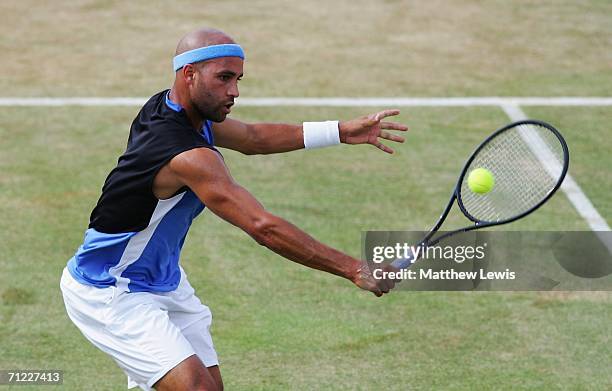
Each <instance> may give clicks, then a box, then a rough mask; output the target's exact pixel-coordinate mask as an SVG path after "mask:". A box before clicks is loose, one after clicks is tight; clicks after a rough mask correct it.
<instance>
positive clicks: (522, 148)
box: [461, 124, 565, 222]
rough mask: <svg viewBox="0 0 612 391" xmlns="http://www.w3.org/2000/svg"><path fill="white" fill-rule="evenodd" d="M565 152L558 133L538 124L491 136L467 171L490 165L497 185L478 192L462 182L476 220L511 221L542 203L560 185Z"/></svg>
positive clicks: (463, 194) (466, 203) (463, 198)
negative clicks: (486, 191) (489, 189)
mask: <svg viewBox="0 0 612 391" xmlns="http://www.w3.org/2000/svg"><path fill="white" fill-rule="evenodd" d="M564 160H565V153H564V150H563V146H562V144H561V142H560V141H559V139H558V138H557V136H556V134H554V133H553V132H552V131H550V130H549V129H548V128H545V127H542V126H538V125H535V124H530V125H520V126H517V127H514V128H510V129H508V130H506V131H504V132H502V133H500V134H498V135H497V136H496V137H494V138H493V139H491V140H490V141H489V142H488V143H487V144H486V145H485V146H484V147H483V148H482V149H481V150H480V151H479V152H478V154H477V155H476V156H475V158H474V160H473V161H472V162H471V163H470V166H469V167H468V169H467V171H466V173H469V172H471V171H472V170H473V169H476V168H480V167H482V168H486V169H487V170H489V171H491V173H492V174H493V176H494V178H495V186H494V187H493V189H492V190H491V191H490V192H489V193H486V194H476V193H474V192H472V191H471V190H470V188H469V187H468V184H467V175H465V176H464V178H463V181H462V183H461V202H462V203H463V205H464V208H465V209H466V211H467V212H468V213H469V214H470V215H471V216H472V217H474V218H475V219H477V220H479V221H485V222H497V221H502V220H507V219H510V218H513V217H515V216H518V215H520V214H523V213H525V212H527V211H529V210H530V209H532V208H533V207H535V206H536V205H538V204H539V203H540V202H541V201H542V200H543V199H544V198H545V197H546V196H547V195H548V194H549V193H550V192H551V191H553V189H554V188H555V186H556V185H557V183H558V182H559V179H560V177H561V175H562V172H563V166H564Z"/></svg>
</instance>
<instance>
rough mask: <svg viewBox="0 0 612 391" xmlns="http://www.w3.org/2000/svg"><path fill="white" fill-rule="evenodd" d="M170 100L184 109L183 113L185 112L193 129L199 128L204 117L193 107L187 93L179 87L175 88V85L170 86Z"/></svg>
mask: <svg viewBox="0 0 612 391" xmlns="http://www.w3.org/2000/svg"><path fill="white" fill-rule="evenodd" d="M170 100H171V101H173V102H174V103H178V104H179V105H180V106H181V107H182V108H183V110H185V114H187V118H189V122H191V125H193V127H194V128H195V129H201V128H202V124H203V123H204V118H202V117H201V116H200V115H199V113H198V111H197V110H196V109H195V108H194V107H193V105H192V104H191V102H190V100H189V99H188V97H187V94H185V93H184V92H182V91H181V89H180V88H177V87H176V85H175V86H173V87H172V89H171V90H170Z"/></svg>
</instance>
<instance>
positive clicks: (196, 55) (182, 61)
mask: <svg viewBox="0 0 612 391" xmlns="http://www.w3.org/2000/svg"><path fill="white" fill-rule="evenodd" d="M219 57H240V58H242V59H243V60H244V51H243V50H242V48H241V47H240V45H236V44H223V45H212V46H205V47H203V48H198V49H193V50H190V51H188V52H185V53H181V54H179V55H178V56H175V57H174V60H173V61H172V63H173V65H174V71H175V72H176V71H178V70H179V69H181V68H182V67H184V66H185V65H187V64H193V63H196V62H200V61H206V60H212V59H213V58H219Z"/></svg>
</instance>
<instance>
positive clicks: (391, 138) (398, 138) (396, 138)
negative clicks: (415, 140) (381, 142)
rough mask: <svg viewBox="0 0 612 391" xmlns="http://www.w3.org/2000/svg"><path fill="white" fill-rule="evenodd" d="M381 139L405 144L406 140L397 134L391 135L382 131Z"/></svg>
mask: <svg viewBox="0 0 612 391" xmlns="http://www.w3.org/2000/svg"><path fill="white" fill-rule="evenodd" d="M378 137H380V138H384V139H385V140H389V141H395V142H396V143H403V142H404V141H405V140H406V139H405V138H403V137H402V136H398V135H397V134H393V133H389V132H385V131H382V132H380V136H378Z"/></svg>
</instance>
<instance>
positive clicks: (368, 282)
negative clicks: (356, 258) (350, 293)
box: [353, 263, 399, 297]
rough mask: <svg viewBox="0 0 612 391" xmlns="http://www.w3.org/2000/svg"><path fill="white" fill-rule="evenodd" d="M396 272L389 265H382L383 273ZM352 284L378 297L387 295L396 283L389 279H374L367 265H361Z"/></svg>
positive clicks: (395, 269) (394, 268)
mask: <svg viewBox="0 0 612 391" xmlns="http://www.w3.org/2000/svg"><path fill="white" fill-rule="evenodd" d="M398 270H399V269H397V268H396V267H394V266H391V265H384V266H383V267H382V271H383V272H397V271H398ZM353 283H354V284H355V285H357V286H358V287H360V288H361V289H363V290H366V291H370V292H372V293H374V294H375V295H376V296H377V297H380V296H382V295H383V294H385V293H389V292H390V291H391V289H393V288H394V287H395V283H396V281H395V280H391V279H376V278H374V276H373V275H372V272H371V271H370V268H369V267H368V265H367V264H365V263H362V264H361V265H360V266H359V268H358V269H357V271H356V273H355V276H354V277H353Z"/></svg>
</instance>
